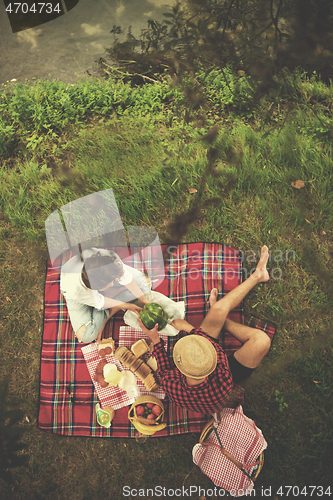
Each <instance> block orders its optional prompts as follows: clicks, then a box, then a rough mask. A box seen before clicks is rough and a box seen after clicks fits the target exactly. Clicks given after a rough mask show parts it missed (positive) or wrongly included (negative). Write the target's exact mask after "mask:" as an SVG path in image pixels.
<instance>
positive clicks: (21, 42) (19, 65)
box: [0, 0, 174, 83]
mask: <svg viewBox="0 0 333 500" xmlns="http://www.w3.org/2000/svg"><path fill="white" fill-rule="evenodd" d="M173 4H174V0H80V2H79V3H78V5H77V6H76V7H74V8H73V9H72V10H71V11H70V12H67V13H66V14H65V15H63V16H61V17H58V18H57V19H54V20H53V21H49V22H48V23H45V24H42V25H40V26H38V27H35V28H30V29H27V30H24V31H20V32H18V33H13V32H12V29H11V26H10V22H9V20H8V17H7V14H6V11H5V6H4V3H3V1H2V0H0V49H1V50H0V83H6V82H7V81H10V80H12V79H14V78H15V79H16V80H17V81H19V82H24V80H25V79H29V80H31V79H33V78H37V79H38V78H44V79H51V80H52V79H54V78H57V79H59V80H62V81H64V82H70V83H73V82H75V81H77V80H78V79H79V78H80V77H87V70H88V71H89V72H90V73H92V72H93V71H94V69H96V63H94V61H96V60H98V59H99V58H100V57H101V56H103V55H104V54H105V50H104V49H105V47H110V46H111V44H112V42H113V35H112V34H111V33H110V30H111V29H112V28H113V25H116V26H121V27H122V29H124V30H125V33H126V32H127V28H128V27H129V26H130V25H131V26H132V32H133V34H134V35H136V36H138V35H139V34H140V29H142V28H147V20H148V19H149V18H152V19H155V20H162V19H163V15H162V13H163V12H168V11H169V6H170V5H173Z"/></svg>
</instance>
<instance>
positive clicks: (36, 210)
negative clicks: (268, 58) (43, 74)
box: [0, 76, 333, 500]
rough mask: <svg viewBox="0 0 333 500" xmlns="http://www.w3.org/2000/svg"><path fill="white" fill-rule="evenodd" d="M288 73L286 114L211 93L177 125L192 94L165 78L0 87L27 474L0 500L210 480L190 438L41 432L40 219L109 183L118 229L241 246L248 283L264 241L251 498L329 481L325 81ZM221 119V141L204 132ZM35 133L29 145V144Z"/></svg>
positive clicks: (6, 277)
mask: <svg viewBox="0 0 333 500" xmlns="http://www.w3.org/2000/svg"><path fill="white" fill-rule="evenodd" d="M221 81H223V80H220V81H218V82H217V83H216V81H215V83H214V82H213V83H212V85H221ZM295 81H296V84H295V87H293V88H294V93H293V92H289V93H288V92H287V90H286V89H284V88H282V90H281V91H280V92H281V94H280V97H281V99H282V101H281V102H282V104H281V107H280V109H279V110H277V111H276V114H273V115H271V116H270V120H269V121H268V123H267V124H265V122H264V119H263V117H264V115H265V113H266V114H267V109H268V103H269V102H270V100H269V99H271V100H273V99H275V98H276V96H274V95H273V96H270V97H269V96H265V97H264V98H262V100H261V102H260V103H259V105H256V106H253V105H252V108H251V109H250V108H249V107H248V106H250V105H249V104H248V101H246V103H247V104H246V106H247V108H246V113H245V112H244V113H243V111H242V107H239V108H237V106H235V107H230V105H229V104H230V103H229V104H228V106H229V107H228V106H224V105H223V106H221V103H220V101H219V100H216V101H214V92H208V95H209V100H208V101H207V102H208V104H207V106H208V110H207V109H206V116H208V118H206V121H205V120H201V119H199V118H198V120H197V121H195V120H193V121H191V120H190V121H188V123H186V122H185V121H184V120H183V117H184V116H185V107H184V106H185V105H186V100H182V95H181V94H180V91H179V89H178V90H177V89H176V88H169V87H168V86H167V84H166V83H164V84H163V85H162V84H161V85H159V84H158V85H157V87H154V85H150V86H144V87H142V88H140V89H133V90H131V89H130V87H128V86H121V85H118V87H117V92H118V94H117V93H116V92H115V89H114V88H113V87H112V85H113V84H112V82H109V83H102V82H99V83H98V82H93V81H90V82H88V83H79V84H76V85H75V86H74V87H69V86H67V88H66V86H65V85H64V84H61V83H59V82H40V83H37V84H36V85H35V86H29V85H28V84H26V85H25V86H22V87H19V86H17V87H16V86H13V91H12V93H11V92H9V93H3V94H2V95H3V96H4V97H1V96H0V102H1V99H2V103H5V104H6V106H5V104H3V106H2V108H1V109H2V136H1V137H2V139H1V141H2V142H1V141H0V142H1V147H2V153H3V160H2V163H1V168H0V195H1V196H0V235H1V238H0V269H1V281H0V292H1V297H2V299H1V301H0V315H1V317H2V318H3V322H1V324H0V338H1V343H2V345H1V355H0V356H1V366H2V367H3V368H2V373H1V380H8V382H9V396H8V404H9V406H15V404H16V405H18V406H19V407H20V408H21V409H22V410H23V412H24V414H25V415H26V417H27V419H23V420H22V421H20V424H19V425H20V426H21V427H22V428H24V429H25V430H26V432H25V434H24V438H23V442H24V443H25V444H26V445H27V451H26V453H27V457H28V464H27V465H26V466H25V467H20V468H18V469H16V470H14V471H13V477H14V484H13V485H6V484H5V483H4V482H1V480H0V492H1V497H2V498H5V499H6V498H12V499H35V498H41V499H42V498H43V499H44V498H52V500H53V499H58V498H59V499H62V498H73V499H80V500H81V499H85V498H87V499H88V498H89V499H91V498H96V499H97V498H103V497H106V498H115V499H117V498H121V497H122V487H123V486H124V485H126V484H129V485H130V486H132V487H133V488H140V487H142V488H143V487H153V486H155V485H161V486H165V487H171V486H172V487H174V488H176V487H177V488H181V487H182V486H183V485H184V486H185V487H186V486H187V487H189V486H190V485H200V486H201V487H206V488H209V487H211V486H212V484H211V482H210V481H209V480H208V478H206V477H205V476H204V475H203V474H202V473H201V472H200V470H199V469H198V468H197V467H196V466H194V464H193V462H192V457H191V450H192V447H193V445H194V444H195V443H196V442H197V441H198V435H184V436H177V437H174V438H167V439H154V438H153V439H148V440H147V441H146V442H144V443H139V442H136V441H134V440H133V441H131V440H119V439H114V440H110V441H108V440H100V439H88V438H75V439H74V438H65V437H60V436H51V435H48V434H45V433H42V432H41V431H39V429H37V427H36V422H37V409H38V390H39V387H38V386H39V363H40V347H41V330H42V327H43V324H42V304H43V289H44V278H45V262H46V258H47V247H46V241H45V231H44V223H45V219H46V218H47V217H48V215H50V214H51V213H52V212H53V211H54V210H56V209H57V208H59V207H61V206H62V205H64V204H66V203H68V202H69V201H72V200H75V199H77V198H79V197H82V196H85V195H87V194H89V193H93V192H97V191H100V190H103V189H108V188H112V189H113V191H114V194H115V197H116V200H117V203H118V207H119V210H120V213H121V216H122V219H123V222H124V224H125V225H147V226H152V227H154V228H155V229H157V230H158V232H159V236H160V240H161V242H162V243H165V242H170V241H176V242H181V241H183V242H192V241H214V242H220V243H227V244H230V245H232V246H235V247H236V248H239V249H240V250H242V251H243V252H244V262H243V265H244V277H246V276H247V275H248V273H249V272H250V270H251V269H252V268H253V267H255V259H254V258H253V252H251V251H254V252H256V253H257V252H258V250H259V249H260V247H261V246H262V245H263V244H267V245H268V246H269V248H270V250H271V252H272V253H271V262H270V272H271V273H273V274H272V277H271V280H270V281H269V282H268V283H267V284H265V285H260V286H258V287H257V288H256V289H254V290H253V291H252V292H251V294H250V295H249V296H248V298H247V299H246V312H247V313H251V314H254V315H255V316H257V317H259V318H262V319H267V320H269V321H272V322H274V323H275V324H276V325H277V333H276V338H275V340H274V344H273V346H272V349H271V352H270V354H269V356H268V357H267V358H266V359H265V360H264V362H263V363H262V365H261V366H260V367H259V368H258V369H257V371H256V373H255V374H254V375H253V377H252V379H251V381H250V382H249V386H248V391H247V397H246V401H245V406H244V411H245V414H246V415H248V416H249V417H251V418H253V419H254V420H255V422H256V423H257V425H258V426H259V427H260V428H261V429H262V431H263V433H264V435H265V437H266V440H267V442H268V450H267V453H266V464H265V466H264V469H263V471H262V472H261V474H260V476H259V479H258V483H257V484H258V489H257V496H260V490H261V487H262V486H263V487H264V488H266V487H268V486H269V485H272V486H274V487H275V488H276V487H278V486H279V485H287V484H290V485H299V486H301V485H309V484H316V485H319V484H324V483H325V484H326V483H327V482H328V481H329V480H330V478H331V471H330V470H329V455H330V450H331V447H332V403H331V401H332V397H331V396H332V385H333V379H332V370H331V367H332V336H331V330H330V328H331V321H332V313H331V311H332V306H333V299H332V297H333V293H332V292H333V290H332V280H331V272H332V240H333V234H332V222H333V221H332V218H333V206H332V204H333V189H332V175H333V169H332V161H333V156H332V142H331V136H330V133H331V132H330V125H329V123H328V119H329V118H331V102H332V97H333V89H332V87H327V86H324V85H323V84H321V83H320V82H317V81H316V80H312V82H311V81H302V80H301V79H300V77H299V76H296V77H295ZM288 82H289V80H288V81H287V83H288ZM208 83H209V82H208ZM208 83H207V85H208ZM209 84H210V83H209ZM289 84H290V82H289ZM290 85H291V84H290ZM103 86H104V87H105V88H104V87H103ZM162 87H163V93H162V97H161V88H162ZM236 87H237V86H235V87H233V88H236ZM212 88H214V87H212ZM243 88H244V86H243V87H242V89H243ZM207 89H208V90H209V88H208V87H207V88H206V90H207ZM6 91H7V89H4V92H6ZM227 97H228V99H230V95H229V94H228V96H227ZM247 98H248V97H247ZM247 98H246V99H247ZM57 102H58V104H57ZM59 102H60V104H59ZM174 102H176V103H177V106H176V107H174V106H175V105H174ZM209 102H210V104H209ZM36 103H37V104H38V103H39V107H38V106H36ZM9 104H10V105H9ZM182 104H183V107H182ZM222 104H223V103H222ZM310 104H311V106H312V108H313V109H312V108H311V106H310ZM5 109H6V111H4V110H5ZM199 111H200V110H199V109H197V110H194V111H193V112H192V116H194V117H195V116H196V113H199ZM201 112H202V110H201ZM6 113H7V114H6ZM101 120H102V121H101ZM325 120H326V121H325ZM47 123H49V127H46V128H45V125H46V124H47ZM323 123H324V124H325V123H327V127H326V128H324V126H323ZM214 124H216V125H217V126H218V129H219V133H218V135H217V137H216V138H215V140H213V141H212V140H208V139H206V140H203V136H204V135H205V134H206V133H207V131H209V129H210V128H211V127H212V126H213V125H214ZM6 127H11V131H10V130H9V129H8V128H7V129H6ZM34 134H37V135H36V138H35V139H33V140H32V142H33V143H34V144H36V145H35V147H34V148H33V147H32V146H29V139H28V138H29V137H30V138H31V137H33V135H34ZM52 134H55V135H52ZM39 138H42V139H41V140H40V141H39V142H37V140H38V139H39ZM30 143H31V140H30ZM298 179H299V180H303V181H304V183H305V187H304V188H302V189H299V190H298V189H295V188H293V187H292V185H291V183H292V182H294V181H296V180H298ZM191 187H194V188H196V189H197V192H196V193H195V194H190V193H189V192H188V189H189V188H191ZM288 251H289V252H290V253H289V258H287V256H286V255H288V254H286V252H288ZM275 278H276V279H275ZM278 278H279V279H278ZM314 381H316V382H314ZM276 391H278V392H276ZM19 397H21V398H23V403H19V402H18V401H17V398H19ZM286 405H287V406H286ZM129 471H131V475H130V479H129ZM193 498H197V497H195V496H193ZM273 498H274V497H273ZM279 498H281V497H279ZM289 498H290V496H289Z"/></svg>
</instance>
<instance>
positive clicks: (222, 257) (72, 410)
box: [38, 243, 275, 437]
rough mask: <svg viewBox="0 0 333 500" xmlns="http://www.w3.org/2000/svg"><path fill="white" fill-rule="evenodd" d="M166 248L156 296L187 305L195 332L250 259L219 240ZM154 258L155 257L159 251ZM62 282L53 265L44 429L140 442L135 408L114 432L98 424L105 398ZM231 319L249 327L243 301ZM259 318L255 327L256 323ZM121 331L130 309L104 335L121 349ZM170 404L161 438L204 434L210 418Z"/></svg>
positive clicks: (229, 342) (121, 413)
mask: <svg viewBox="0 0 333 500" xmlns="http://www.w3.org/2000/svg"><path fill="white" fill-rule="evenodd" d="M112 250H114V251H115V252H116V253H117V254H118V255H119V256H120V258H123V257H127V259H126V263H127V264H128V265H131V264H132V265H133V267H135V268H138V269H139V270H142V269H140V264H138V260H137V258H136V255H137V254H138V251H139V250H140V249H132V253H133V257H131V256H130V257H128V255H129V250H128V248H127V247H126V248H123V247H117V248H113V249H112ZM162 250H163V252H164V258H165V279H164V280H163V282H162V283H161V284H160V285H159V286H158V287H157V288H156V291H158V292H160V293H163V294H164V295H166V296H168V297H170V298H171V299H173V300H175V301H182V300H184V301H185V306H186V309H185V314H186V316H185V317H186V319H188V321H189V322H190V323H191V324H192V325H193V326H195V327H199V326H200V324H201V322H202V320H203V318H204V316H205V315H206V313H207V312H208V309H209V304H208V299H209V293H210V290H211V289H212V288H214V287H216V288H217V289H218V293H219V298H221V297H223V296H224V295H225V294H226V293H228V292H229V291H230V290H232V289H233V288H234V287H236V286H237V285H239V284H240V283H241V281H242V259H241V255H240V253H239V251H238V250H236V249H235V248H232V247H229V246H225V245H220V244H215V243H188V244H181V245H178V246H167V245H163V246H162ZM70 257H71V254H70V253H68V254H67V255H65V256H64V259H63V262H65V261H67V260H68V259H69V258H70ZM131 258H132V262H131ZM151 260H152V262H153V260H154V255H153V251H152V252H151ZM148 264H149V263H148ZM59 285H60V270H59V268H54V267H52V266H51V263H50V261H49V262H48V265H47V272H46V282H45V298H44V331H43V341H42V350H41V375H40V400H39V415H38V426H39V428H40V429H42V430H44V431H46V432H50V433H57V434H63V435H68V436H96V437H135V433H136V431H135V429H134V427H133V425H132V424H131V423H130V422H129V420H128V416H127V415H128V409H129V407H123V408H120V409H118V410H117V411H116V415H115V417H114V419H113V421H112V425H111V427H110V428H109V429H106V428H104V427H101V426H100V425H99V424H98V423H97V420H96V413H95V405H96V403H97V402H98V401H99V400H98V394H97V392H96V390H95V386H94V384H93V382H92V379H91V376H90V374H89V370H88V367H87V363H86V361H85V359H84V356H83V353H82V347H83V345H82V344H80V343H78V342H77V340H76V338H75V336H74V334H73V330H72V327H71V323H70V319H69V315H68V312H67V307H66V302H65V299H64V297H63V296H62V294H61V292H60V286H59ZM230 318H231V319H233V320H234V321H238V322H240V323H242V322H244V321H243V307H242V304H240V305H239V306H238V307H237V308H236V309H234V310H233V311H232V313H231V314H230ZM251 321H252V323H253V322H254V321H255V320H253V319H252V320H251ZM256 321H257V320H256ZM121 326H125V323H124V322H123V312H119V313H117V315H115V316H114V317H112V318H111V319H110V321H109V322H108V323H107V325H106V327H105V330H104V334H103V337H104V338H108V337H112V338H113V339H114V340H115V344H116V347H118V345H119V330H120V327H121ZM251 326H254V323H253V324H252V325H251ZM256 327H257V328H261V329H262V330H264V331H265V332H266V333H267V334H268V335H269V336H270V337H271V338H272V337H273V335H274V333H275V327H274V326H273V325H270V324H264V323H262V322H259V321H257V322H256ZM221 342H222V343H223V346H224V348H225V350H226V352H227V354H229V353H230V352H232V351H233V350H235V349H237V348H238V347H239V345H240V344H239V343H238V342H237V341H236V340H235V339H234V338H233V337H232V336H231V335H229V334H228V333H227V332H224V333H223V335H222V336H221ZM173 344H174V338H173V337H168V339H167V350H168V354H169V355H170V356H172V349H173ZM163 404H164V409H165V420H164V421H165V422H166V423H167V426H166V428H165V429H164V430H162V431H160V432H158V433H156V434H154V435H153V437H162V436H170V435H175V434H183V433H188V432H201V431H202V429H203V427H204V426H205V424H206V423H207V421H208V420H209V419H210V416H209V415H208V416H205V415H202V414H200V413H195V412H191V411H187V410H183V409H182V408H178V407H177V406H175V405H173V404H171V403H170V402H169V401H167V400H164V401H163Z"/></svg>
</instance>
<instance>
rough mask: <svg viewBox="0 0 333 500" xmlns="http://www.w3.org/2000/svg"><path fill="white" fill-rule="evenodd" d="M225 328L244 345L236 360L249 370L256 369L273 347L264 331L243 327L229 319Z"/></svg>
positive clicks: (239, 350) (237, 353) (235, 356)
mask: <svg viewBox="0 0 333 500" xmlns="http://www.w3.org/2000/svg"><path fill="white" fill-rule="evenodd" d="M224 328H225V329H226V330H227V331H228V332H229V333H230V334H231V335H232V336H233V337H235V338H236V339H237V340H239V341H240V342H242V344H243V345H242V347H240V348H239V349H238V350H237V351H236V352H235V353H234V358H235V359H236V360H237V361H238V362H239V363H240V364H241V365H243V366H246V367H247V368H256V367H257V366H258V365H259V363H260V361H261V360H262V359H263V358H264V357H265V356H266V355H267V354H268V351H269V349H270V346H271V339H270V338H269V336H268V335H267V334H266V333H265V332H263V331H262V330H258V329H257V328H251V327H249V326H246V325H241V324H240V323H237V322H236V321H232V320H231V319H228V318H227V319H226V321H225V323H224Z"/></svg>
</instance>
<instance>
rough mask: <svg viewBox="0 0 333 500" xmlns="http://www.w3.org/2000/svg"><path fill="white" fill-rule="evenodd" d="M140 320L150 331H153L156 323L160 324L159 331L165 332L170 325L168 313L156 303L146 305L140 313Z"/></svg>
mask: <svg viewBox="0 0 333 500" xmlns="http://www.w3.org/2000/svg"><path fill="white" fill-rule="evenodd" d="M140 318H141V321H142V323H143V324H144V325H145V327H146V328H148V330H152V329H153V328H154V326H155V325H156V323H158V329H159V330H163V328H165V327H166V325H167V324H168V315H167V313H166V312H165V311H164V309H163V307H162V306H160V305H159V304H156V302H150V303H149V304H145V305H144V306H143V308H142V310H141V312H140Z"/></svg>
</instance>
